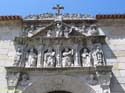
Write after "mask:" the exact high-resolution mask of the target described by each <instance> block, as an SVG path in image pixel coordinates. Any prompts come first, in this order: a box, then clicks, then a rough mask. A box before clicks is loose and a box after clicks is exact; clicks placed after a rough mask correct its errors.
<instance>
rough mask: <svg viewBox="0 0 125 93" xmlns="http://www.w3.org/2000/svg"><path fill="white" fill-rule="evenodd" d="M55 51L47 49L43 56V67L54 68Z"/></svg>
mask: <svg viewBox="0 0 125 93" xmlns="http://www.w3.org/2000/svg"><path fill="white" fill-rule="evenodd" d="M55 54H56V53H55V51H53V50H52V48H49V49H48V50H47V52H46V53H45V54H44V66H45V67H54V66H55V65H56V57H55Z"/></svg>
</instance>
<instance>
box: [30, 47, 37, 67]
mask: <svg viewBox="0 0 125 93" xmlns="http://www.w3.org/2000/svg"><path fill="white" fill-rule="evenodd" d="M28 63H29V65H30V67H36V66H37V54H36V53H35V51H34V49H33V48H32V49H30V52H29V56H28Z"/></svg>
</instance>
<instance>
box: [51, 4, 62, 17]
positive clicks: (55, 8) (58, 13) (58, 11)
mask: <svg viewBox="0 0 125 93" xmlns="http://www.w3.org/2000/svg"><path fill="white" fill-rule="evenodd" d="M53 9H54V10H57V15H60V10H61V9H64V7H63V6H60V5H59V4H57V5H56V6H54V7H53Z"/></svg>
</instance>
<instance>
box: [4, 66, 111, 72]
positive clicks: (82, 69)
mask: <svg viewBox="0 0 125 93" xmlns="http://www.w3.org/2000/svg"><path fill="white" fill-rule="evenodd" d="M5 68H6V70H7V71H8V72H40V73H42V72H46V73H96V71H101V72H102V71H104V72H111V71H112V66H96V67H64V68H24V67H14V66H10V67H5Z"/></svg>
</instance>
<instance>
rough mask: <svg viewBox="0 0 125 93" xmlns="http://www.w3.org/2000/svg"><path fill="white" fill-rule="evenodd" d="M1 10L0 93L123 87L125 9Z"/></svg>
mask: <svg viewBox="0 0 125 93" xmlns="http://www.w3.org/2000/svg"><path fill="white" fill-rule="evenodd" d="M53 9H56V10H57V13H56V14H52V13H43V14H38V15H29V16H26V17H25V18H22V17H20V16H0V83H1V85H0V92H1V93H125V74H124V73H125V68H124V66H125V63H124V61H125V48H124V47H125V31H124V29H125V27H124V26H125V20H124V19H125V15H124V14H112V15H111V14H110V15H108V14H106V15H103V14H98V15H96V17H92V16H91V15H86V14H76V13H74V14H70V13H65V14H61V13H60V9H64V7H62V6H60V5H57V6H55V7H53Z"/></svg>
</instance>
